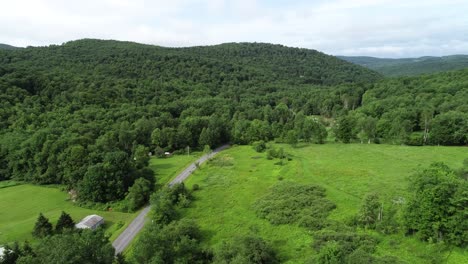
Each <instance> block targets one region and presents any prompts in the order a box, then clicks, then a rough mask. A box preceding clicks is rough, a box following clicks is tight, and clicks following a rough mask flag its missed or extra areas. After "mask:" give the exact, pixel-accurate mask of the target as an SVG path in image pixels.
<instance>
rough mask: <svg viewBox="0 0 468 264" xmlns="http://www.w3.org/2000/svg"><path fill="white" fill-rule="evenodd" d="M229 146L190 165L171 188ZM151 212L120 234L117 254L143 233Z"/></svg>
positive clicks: (140, 215)
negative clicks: (146, 219) (147, 217)
mask: <svg viewBox="0 0 468 264" xmlns="http://www.w3.org/2000/svg"><path fill="white" fill-rule="evenodd" d="M228 147H229V145H227V144H226V145H223V146H221V147H219V148H217V149H215V150H213V151H212V152H211V153H209V154H205V155H203V156H201V157H200V158H199V159H198V160H197V161H195V162H194V163H192V164H190V166H188V167H187V168H186V169H185V170H184V171H183V172H181V173H180V174H179V175H177V177H176V178H175V179H174V180H172V181H171V182H170V183H169V186H172V185H174V184H176V183H181V182H183V181H184V180H185V179H187V178H188V177H189V176H190V175H191V174H192V172H193V171H194V170H196V169H197V166H196V165H195V164H196V163H198V164H202V163H203V162H205V161H207V160H208V159H210V158H211V157H213V156H214V155H216V154H218V153H219V152H220V151H222V150H224V149H227V148H228ZM149 211H150V206H147V207H145V209H143V211H141V212H140V213H139V214H138V216H137V217H136V218H135V219H133V221H132V222H131V223H130V224H129V225H128V226H127V228H126V229H125V230H124V231H123V232H122V233H121V234H120V236H119V237H117V239H115V240H114V242H113V243H112V246H113V247H114V248H115V254H118V253H121V252H122V251H124V250H125V248H127V246H128V245H129V244H130V243H131V242H132V240H133V239H134V238H135V236H136V235H137V234H138V232H140V231H141V229H142V228H143V226H144V225H145V218H146V215H147V214H148V212H149Z"/></svg>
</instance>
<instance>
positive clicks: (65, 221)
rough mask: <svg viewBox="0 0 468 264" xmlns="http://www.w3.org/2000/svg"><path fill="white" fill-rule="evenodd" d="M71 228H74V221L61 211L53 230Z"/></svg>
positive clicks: (58, 230)
mask: <svg viewBox="0 0 468 264" xmlns="http://www.w3.org/2000/svg"><path fill="white" fill-rule="evenodd" d="M73 228H75V222H74V221H73V219H72V218H71V216H70V215H69V214H67V213H65V212H64V211H62V214H61V215H60V217H59V219H58V221H57V224H56V225H55V232H57V233H62V232H63V230H66V229H68V230H71V229H73Z"/></svg>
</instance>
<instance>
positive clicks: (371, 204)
mask: <svg viewBox="0 0 468 264" xmlns="http://www.w3.org/2000/svg"><path fill="white" fill-rule="evenodd" d="M382 207H383V206H382V203H381V202H380V198H379V195H378V194H376V193H370V194H368V195H366V197H364V202H363V204H362V205H361V209H360V210H359V222H360V223H361V224H363V225H365V226H366V227H370V228H375V224H376V223H377V221H381V220H382V211H383V208H382Z"/></svg>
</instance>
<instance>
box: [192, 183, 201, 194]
mask: <svg viewBox="0 0 468 264" xmlns="http://www.w3.org/2000/svg"><path fill="white" fill-rule="evenodd" d="M198 190H200V186H199V185H198V184H196V183H195V184H194V185H193V186H192V191H194V192H195V191H198Z"/></svg>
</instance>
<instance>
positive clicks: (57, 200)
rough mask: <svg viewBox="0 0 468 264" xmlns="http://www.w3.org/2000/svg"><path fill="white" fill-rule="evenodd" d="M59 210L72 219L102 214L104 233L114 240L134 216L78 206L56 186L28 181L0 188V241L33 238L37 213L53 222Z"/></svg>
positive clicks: (31, 239) (59, 212)
mask: <svg viewBox="0 0 468 264" xmlns="http://www.w3.org/2000/svg"><path fill="white" fill-rule="evenodd" d="M62 211H65V212H67V213H69V214H70V215H71V216H72V218H73V220H75V222H78V221H80V220H81V219H82V218H84V217H85V216H87V215H90V214H99V215H101V216H103V217H104V219H105V223H106V224H105V228H106V233H107V234H108V235H109V236H110V238H111V240H113V239H115V238H116V237H117V236H118V234H120V232H122V231H123V230H124V227H126V226H127V225H128V224H129V223H130V221H131V220H132V219H133V217H134V216H135V214H128V213H120V212H107V211H96V210H91V209H85V208H81V207H78V206H76V205H74V204H73V203H72V202H71V201H69V200H68V195H67V194H66V193H64V192H62V191H61V190H60V189H59V188H57V187H44V186H35V185H30V184H22V185H16V186H10V187H6V188H1V189H0V244H3V243H7V242H12V241H24V240H29V241H34V239H33V237H32V235H31V232H32V229H33V227H34V223H35V222H36V219H37V217H38V215H39V213H43V214H44V215H45V216H46V217H47V218H49V220H50V221H51V222H52V224H54V225H55V223H56V221H57V219H58V217H59V216H60V214H61V212H62Z"/></svg>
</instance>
